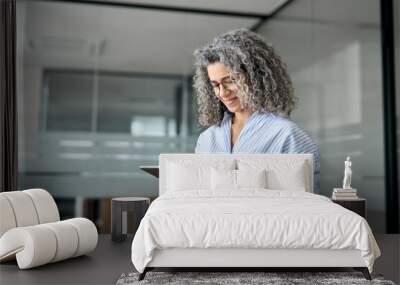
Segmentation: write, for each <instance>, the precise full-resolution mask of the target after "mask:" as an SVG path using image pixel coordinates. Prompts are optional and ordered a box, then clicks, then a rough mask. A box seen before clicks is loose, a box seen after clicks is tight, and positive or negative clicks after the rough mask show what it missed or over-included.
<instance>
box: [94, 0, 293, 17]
mask: <svg viewBox="0 0 400 285" xmlns="http://www.w3.org/2000/svg"><path fill="white" fill-rule="evenodd" d="M89 1H90V0H89ZM104 1H106V2H110V3H112V2H117V3H132V4H144V5H156V6H165V7H179V8H188V9H206V10H217V11H229V12H240V13H257V14H263V13H265V14H270V13H272V12H273V11H275V9H277V8H278V7H280V6H281V5H282V4H284V3H285V2H287V0H246V1H240V0H190V1H188V0H141V1H140V0H139V1H137V0H104Z"/></svg>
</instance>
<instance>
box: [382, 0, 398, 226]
mask: <svg viewBox="0 0 400 285" xmlns="http://www.w3.org/2000/svg"><path fill="white" fill-rule="evenodd" d="M380 7H381V38H382V74H383V81H382V82H383V116H384V117H383V118H384V134H385V141H384V145H385V182H386V228H387V233H398V232H399V181H398V170H397V169H398V158H397V138H396V131H397V127H396V90H395V66H394V65H395V58H394V54H395V53H394V32H393V31H394V21H393V12H394V11H393V0H381V4H380Z"/></svg>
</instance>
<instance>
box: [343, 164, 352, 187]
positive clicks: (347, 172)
mask: <svg viewBox="0 0 400 285" xmlns="http://www.w3.org/2000/svg"><path fill="white" fill-rule="evenodd" d="M351 175H352V171H351V161H350V156H348V157H347V158H346V161H345V162H344V178H343V189H352V188H351V186H350V184H351Z"/></svg>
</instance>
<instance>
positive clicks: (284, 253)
mask: <svg viewBox="0 0 400 285" xmlns="http://www.w3.org/2000/svg"><path fill="white" fill-rule="evenodd" d="M366 266H367V265H366V264H365V261H364V260H363V259H362V258H361V252H360V251H359V250H330V249H238V248H234V249H227V248H224V249H214V248H210V249H197V248H185V249H183V248H170V249H163V250H159V249H156V250H155V251H154V257H153V259H152V260H151V261H150V263H149V264H147V267H366Z"/></svg>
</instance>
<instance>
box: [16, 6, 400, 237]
mask: <svg viewBox="0 0 400 285" xmlns="http://www.w3.org/2000/svg"><path fill="white" fill-rule="evenodd" d="M382 2H385V1H382ZM393 2H394V5H395V7H394V8H393V10H392V12H393V15H394V26H393V28H394V33H393V34H394V35H395V38H394V47H395V56H396V57H395V58H396V67H397V68H398V67H399V66H400V36H399V37H396V36H398V35H400V20H399V18H400V17H399V16H400V5H399V3H398V1H393ZM143 3H144V2H141V1H134V0H129V1H128V0H124V1H123V0H120V1H117V0H115V1H114V0H107V1H83V0H81V1H76V0H74V1H72V0H71V1H58V0H57V1H54V0H53V1H25V0H17V2H16V4H17V6H16V19H17V26H16V29H17V34H16V35H17V38H16V43H17V45H16V51H17V54H16V58H17V62H16V63H17V64H16V67H17V84H16V88H17V90H16V91H17V92H16V93H17V106H18V110H17V113H18V174H19V175H18V188H19V189H26V188H44V189H47V190H48V191H49V192H50V193H52V194H53V196H54V197H55V198H56V201H57V204H58V205H59V208H60V211H61V214H62V215H63V216H64V217H72V216H82V215H83V216H87V217H90V218H91V219H93V220H94V221H95V222H96V224H97V225H98V227H99V229H100V230H102V231H108V230H109V229H108V226H107V225H108V219H109V199H108V198H110V197H115V196H146V197H155V196H156V195H157V182H158V181H157V179H155V178H154V177H151V176H150V175H148V174H146V173H144V172H142V171H141V170H140V169H139V165H155V164H157V163H158V161H157V159H158V155H159V154H160V153H165V152H193V150H194V145H195V142H196V140H197V136H198V134H199V133H200V132H201V128H200V126H199V125H198V124H197V120H196V100H195V98H194V94H193V90H192V83H191V78H192V74H193V57H192V52H193V50H194V49H195V48H197V47H200V46H202V45H204V44H205V43H207V42H208V41H210V40H211V39H212V38H213V37H214V36H215V35H217V34H219V33H222V32H225V31H228V30H230V29H235V28H240V27H247V28H251V29H253V30H255V31H256V32H258V33H259V34H261V35H262V36H263V37H264V38H265V39H266V41H268V42H269V43H270V44H272V45H273V46H274V47H275V48H276V50H277V51H278V53H279V54H280V55H281V56H282V58H283V59H284V61H285V62H286V63H287V65H288V70H289V73H290V75H291V76H292V79H293V83H294V88H295V94H296V96H297V97H298V98H299V104H298V107H297V109H296V110H295V111H294V112H293V114H292V119H293V120H294V121H295V122H296V123H298V124H299V125H300V126H301V127H302V128H304V129H305V130H306V131H307V132H308V133H309V134H310V135H311V137H312V138H313V139H314V141H315V142H316V143H317V144H318V145H319V147H320V152H321V193H322V194H324V195H326V196H330V194H331V192H332V188H333V187H338V186H341V183H342V179H343V168H344V167H343V165H344V160H345V157H346V156H351V157H352V160H353V182H352V186H353V187H355V188H357V189H358V191H359V194H360V196H362V197H365V198H366V199H367V200H368V216H367V219H368V222H369V223H370V225H371V227H372V228H373V230H374V231H375V232H387V231H388V228H387V224H386V222H387V220H388V219H389V220H391V221H392V223H393V222H394V223H397V224H398V221H399V218H398V216H397V217H393V213H396V214H397V215H398V209H397V212H396V209H395V210H394V211H393V205H396V203H397V207H398V204H399V202H398V201H396V203H392V202H393V201H390V199H388V196H387V195H388V193H389V195H391V196H390V197H395V199H398V188H397V185H398V184H397V185H396V184H394V185H393V184H390V182H389V183H388V175H389V178H390V175H391V176H393V173H392V174H390V173H389V174H388V166H390V161H389V163H388V160H387V154H386V156H385V151H387V150H388V149H390V145H389V148H388V145H387V130H386V129H385V128H386V127H387V125H388V122H387V120H388V117H387V116H386V114H385V110H386V108H387V106H386V107H385V104H387V100H386V99H387V98H386V97H385V96H386V93H385V86H386V85H385V84H388V83H387V76H386V77H385V76H383V74H384V72H385V67H386V66H387V65H385V64H386V62H385V59H386V58H385V53H384V49H383V47H384V45H383V44H382V38H383V37H384V36H385V35H384V33H385V31H383V29H382V24H383V22H382V21H381V17H382V16H381V9H380V5H382V4H381V2H380V1H378V0H350V1H349V0H339V1H338V0H293V1H285V0H270V1H257V0H251V1H228V0H224V1H179V0H169V1H157V0H153V1H146V2H145V3H146V4H143ZM390 64H391V65H392V66H394V64H395V62H393V61H392V62H391V63H390ZM399 73H400V72H398V74H399ZM396 79H397V80H396V84H397V85H396V87H397V88H396V89H397V90H400V80H399V79H398V75H397V78H396ZM398 94H399V92H398V91H397V98H396V99H397V100H396V102H397V106H396V107H397V108H393V110H397V116H395V119H394V123H397V129H396V133H397V136H398V134H399V129H398V126H399V124H398V118H399V114H398V112H399V110H400V104H399V101H400V98H399V95H398ZM385 100H386V101H385ZM394 115H396V114H394ZM392 123H393V122H392ZM392 125H394V126H395V125H396V124H392ZM394 141H396V140H394ZM397 141H398V140H397ZM398 148H399V147H398V145H397V146H396V148H395V150H396V149H397V153H398ZM395 152H396V151H395ZM394 157H396V156H394ZM394 161H395V162H396V164H397V160H396V159H395V160H394ZM396 167H397V165H396ZM396 167H395V168H393V169H395V170H396V173H397V169H398V167H397V168H396ZM391 169H392V168H391ZM389 170H390V169H389ZM398 176H399V175H398V174H397V175H396V177H398ZM391 181H393V177H392V180H391ZM393 187H395V188H396V189H393ZM393 193H394V194H396V193H397V196H396V195H393ZM388 200H389V204H388ZM388 205H389V206H388ZM388 207H389V208H390V209H389V208H388ZM389 224H390V223H389ZM391 227H392V228H394V229H396V228H397V231H398V227H399V226H398V225H397V226H396V225H394V226H393V225H392V226H391ZM390 231H391V230H389V232H390Z"/></svg>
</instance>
